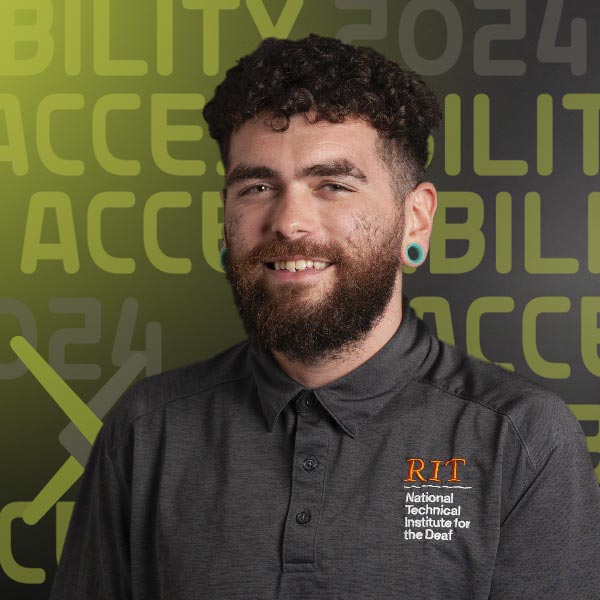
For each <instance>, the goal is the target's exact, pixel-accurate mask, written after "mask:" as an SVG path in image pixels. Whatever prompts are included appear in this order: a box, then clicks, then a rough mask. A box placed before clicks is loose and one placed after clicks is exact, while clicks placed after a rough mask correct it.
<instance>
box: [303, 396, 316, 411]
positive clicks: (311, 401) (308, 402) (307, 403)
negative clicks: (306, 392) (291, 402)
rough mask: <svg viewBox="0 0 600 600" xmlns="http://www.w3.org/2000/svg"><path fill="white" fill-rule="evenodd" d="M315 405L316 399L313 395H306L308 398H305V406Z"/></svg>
mask: <svg viewBox="0 0 600 600" xmlns="http://www.w3.org/2000/svg"><path fill="white" fill-rule="evenodd" d="M314 405H315V400H314V398H313V397H312V396H306V398H304V406H306V408H312V407H313V406H314Z"/></svg>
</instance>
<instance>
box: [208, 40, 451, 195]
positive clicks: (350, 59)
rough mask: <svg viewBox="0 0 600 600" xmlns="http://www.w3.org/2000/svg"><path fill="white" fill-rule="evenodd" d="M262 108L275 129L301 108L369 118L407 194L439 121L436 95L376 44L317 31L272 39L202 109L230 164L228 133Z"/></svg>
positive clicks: (332, 116) (338, 117) (321, 115)
mask: <svg viewBox="0 0 600 600" xmlns="http://www.w3.org/2000/svg"><path fill="white" fill-rule="evenodd" d="M262 112H265V113H267V114H270V115H271V116H272V118H271V119H270V125H271V127H272V128H273V129H274V130H278V131H285V130H286V129H287V128H288V127H289V118H290V116H292V115H294V114H297V113H304V114H305V115H306V116H307V118H308V113H310V114H311V115H312V117H311V121H312V122H315V121H319V120H323V119H324V120H327V121H330V122H332V123H339V122H342V121H343V120H344V119H345V118H346V117H352V116H357V117H360V118H363V119H365V120H367V122H369V123H370V124H371V125H372V126H373V127H374V128H375V129H377V130H378V132H379V139H380V140H381V145H380V148H379V150H380V152H379V153H380V156H381V158H382V160H383V161H384V162H385V163H386V164H387V166H388V168H390V172H391V173H392V177H393V180H394V186H395V188H396V189H397V190H398V191H400V192H401V193H402V196H404V194H405V193H406V192H407V191H409V190H410V189H412V188H413V187H414V186H415V185H417V184H418V183H420V182H421V181H423V180H424V170H425V164H426V163H427V138H428V137H429V134H430V133H431V132H432V130H434V129H435V128H436V127H437V126H438V125H439V123H440V120H441V110H440V105H439V103H438V100H437V98H436V96H435V94H434V93H433V92H432V91H431V90H430V89H429V88H428V87H427V86H426V85H425V83H424V82H423V81H422V80H421V78H420V77H419V76H418V75H417V74H416V73H414V72H413V71H411V70H409V69H405V68H402V67H400V65H398V64H397V63H395V62H394V61H391V60H388V59H387V58H385V56H383V55H382V54H380V53H379V52H377V51H376V50H374V49H373V48H369V47H360V46H351V45H349V44H344V43H343V42H341V41H340V40H337V39H335V38H331V37H323V36H319V35H316V34H310V35H309V36H308V37H306V38H303V39H300V40H296V41H293V40H282V39H276V38H267V39H265V40H264V41H263V42H262V43H261V44H260V45H259V46H258V48H257V49H256V50H255V51H254V52H252V53H251V54H248V55H247V56H244V57H242V58H241V59H240V60H239V61H238V63H237V64H236V65H235V66H234V67H232V68H231V69H229V70H228V71H227V74H226V76H225V79H224V81H223V82H222V83H221V84H220V85H219V86H217V88H216V90H215V95H214V97H213V99H212V100H210V101H209V102H208V103H207V104H206V106H205V108H204V111H203V114H204V118H205V120H206V122H207V123H208V127H209V131H210V135H211V136H212V137H213V138H214V139H215V140H216V141H217V142H218V144H219V149H220V152H221V159H222V161H223V164H224V165H225V168H226V169H227V168H228V166H229V144H230V139H231V134H232V133H233V132H234V131H235V129H236V127H239V126H240V125H241V124H242V123H244V122H245V121H247V120H248V119H250V118H252V117H255V116H257V115H258V114H259V113H262Z"/></svg>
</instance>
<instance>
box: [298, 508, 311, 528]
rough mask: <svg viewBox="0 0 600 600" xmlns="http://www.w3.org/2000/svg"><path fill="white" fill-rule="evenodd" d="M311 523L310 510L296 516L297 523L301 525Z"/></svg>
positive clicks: (306, 509)
mask: <svg viewBox="0 0 600 600" xmlns="http://www.w3.org/2000/svg"><path fill="white" fill-rule="evenodd" d="M309 521H310V510H308V508H305V509H304V510H303V511H301V512H299V513H298V514H297V515H296V523H299V524H300V525H306V523H308V522H309Z"/></svg>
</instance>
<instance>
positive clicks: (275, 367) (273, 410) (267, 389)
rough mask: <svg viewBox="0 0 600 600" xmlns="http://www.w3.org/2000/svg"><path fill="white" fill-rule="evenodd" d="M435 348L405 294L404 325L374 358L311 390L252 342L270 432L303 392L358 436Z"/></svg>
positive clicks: (252, 364)
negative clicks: (278, 418) (368, 420)
mask: <svg viewBox="0 0 600 600" xmlns="http://www.w3.org/2000/svg"><path fill="white" fill-rule="evenodd" d="M430 344H431V334H430V333H429V330H428V328H427V325H425V323H424V322H423V321H422V320H421V319H419V318H418V317H417V315H416V313H415V312H414V310H413V309H412V308H411V307H410V306H409V301H408V298H407V297H406V296H405V295H404V294H403V295H402V321H401V323H400V325H399V326H398V329H397V330H396V332H395V333H394V335H393V336H392V337H391V338H390V339H389V340H388V341H387V342H386V343H385V344H384V346H383V347H382V348H380V350H379V351H378V352H377V353H376V354H374V355H373V356H372V357H371V358H369V359H368V360H367V361H365V362H364V363H363V364H361V365H359V366H358V367H357V368H356V369H354V370H353V371H351V372H350V373H347V374H346V375H344V376H343V377H340V378H339V379H336V380H335V381H332V382H330V383H328V384H327V385H324V386H322V387H319V388H314V389H311V388H306V387H304V386H303V385H302V384H301V383H299V382H297V381H295V380H294V379H292V378H291V377H290V376H289V375H287V373H285V371H283V369H282V368H281V367H280V366H279V364H278V363H277V361H276V360H275V358H274V357H273V355H272V354H271V352H270V351H269V350H267V349H266V348H265V347H264V346H262V344H260V343H259V342H258V341H257V340H255V339H254V340H251V342H250V364H251V366H252V370H253V374H254V380H255V382H256V387H257V390H258V396H259V399H260V404H261V407H262V410H263V412H264V415H265V419H266V422H267V426H268V428H269V431H273V427H274V426H275V421H276V419H277V417H278V415H279V413H280V412H281V411H282V410H283V408H284V407H285V406H286V405H287V404H288V403H289V402H290V401H291V400H292V399H294V398H296V397H297V396H298V395H299V394H301V393H306V392H311V391H312V392H313V393H314V395H315V397H316V398H317V400H318V401H319V402H320V403H321V405H322V406H323V407H324V408H325V410H326V411H327V412H328V413H329V414H330V415H331V417H332V418H333V419H334V420H335V421H336V423H337V424H338V425H339V426H340V427H341V428H342V429H343V430H344V432H345V433H346V434H348V435H349V436H351V437H355V436H356V435H357V433H358V431H359V429H360V428H361V426H362V425H363V424H364V423H365V422H366V421H367V419H368V418H369V417H371V416H373V415H375V414H376V413H378V412H379V411H380V410H381V409H382V408H383V407H384V406H385V405H386V404H387V403H388V402H389V401H390V400H392V399H393V398H395V397H397V396H398V394H399V393H400V392H401V390H402V389H403V388H404V386H405V385H406V384H407V383H408V381H409V380H410V379H411V377H412V375H413V374H414V372H415V371H416V370H417V369H418V367H419V366H420V365H421V364H422V362H423V361H424V359H425V357H426V356H427V353H428V351H429V348H430Z"/></svg>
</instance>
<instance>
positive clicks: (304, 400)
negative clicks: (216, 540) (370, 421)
mask: <svg viewBox="0 0 600 600" xmlns="http://www.w3.org/2000/svg"><path fill="white" fill-rule="evenodd" d="M322 410H323V409H322V407H321V406H320V404H319V402H318V400H317V399H316V398H315V397H314V396H313V394H312V392H308V393H305V394H304V395H303V396H301V397H299V398H298V399H297V400H296V412H297V419H296V434H295V444H294V456H293V466H292V479H291V485H292V488H291V494H290V504H289V507H288V514H287V518H286V524H285V532H284V542H283V549H282V551H283V556H282V563H283V570H284V571H288V572H292V571H314V569H315V566H316V545H317V541H318V540H317V525H318V522H319V517H320V513H321V510H322V503H323V493H324V484H325V475H326V464H327V448H328V444H329V435H330V427H329V426H328V422H327V419H323V418H322V414H323V413H322Z"/></svg>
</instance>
